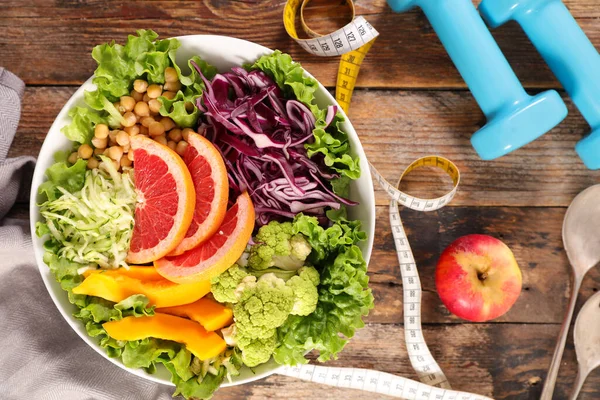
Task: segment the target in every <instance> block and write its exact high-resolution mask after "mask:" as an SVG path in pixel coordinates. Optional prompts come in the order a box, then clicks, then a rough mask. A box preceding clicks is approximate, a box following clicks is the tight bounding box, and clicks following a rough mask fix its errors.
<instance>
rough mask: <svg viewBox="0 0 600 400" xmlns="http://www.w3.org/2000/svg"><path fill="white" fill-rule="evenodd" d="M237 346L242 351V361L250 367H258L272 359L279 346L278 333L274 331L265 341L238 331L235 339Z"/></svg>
mask: <svg viewBox="0 0 600 400" xmlns="http://www.w3.org/2000/svg"><path fill="white" fill-rule="evenodd" d="M235 341H236V343H237V346H238V347H239V348H240V350H241V351H242V361H243V362H244V364H246V365H247V366H248V367H256V366H257V365H259V364H263V363H266V362H267V361H269V359H270V358H271V355H272V354H273V352H274V351H275V347H276V346H277V331H276V330H275V329H272V330H271V331H270V335H269V336H268V337H266V338H264V339H254V338H251V337H248V336H245V335H244V334H243V332H242V331H238V332H237V334H236V337H235Z"/></svg>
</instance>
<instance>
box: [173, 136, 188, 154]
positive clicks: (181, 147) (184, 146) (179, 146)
mask: <svg viewBox="0 0 600 400" xmlns="http://www.w3.org/2000/svg"><path fill="white" fill-rule="evenodd" d="M187 148H188V142H186V141H184V140H182V141H181V142H179V143H177V147H175V151H176V152H177V154H179V155H180V156H181V157H183V156H184V155H185V151H186V150H187Z"/></svg>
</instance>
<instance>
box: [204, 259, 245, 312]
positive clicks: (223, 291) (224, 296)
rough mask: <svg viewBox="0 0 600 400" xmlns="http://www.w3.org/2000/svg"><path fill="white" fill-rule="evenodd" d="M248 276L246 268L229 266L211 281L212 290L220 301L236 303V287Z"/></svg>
mask: <svg viewBox="0 0 600 400" xmlns="http://www.w3.org/2000/svg"><path fill="white" fill-rule="evenodd" d="M247 276H248V273H247V272H246V270H245V269H244V268H241V267H239V266H237V265H234V266H233V267H231V268H229V269H228V270H227V271H225V272H223V273H222V274H221V275H219V276H216V277H214V278H213V279H212V280H211V282H210V291H211V292H212V294H213V296H214V298H215V300H217V301H218V302H219V303H236V302H237V301H238V297H237V296H236V293H235V291H236V289H237V287H238V286H239V284H240V282H241V281H242V280H243V279H244V278H245V277H247Z"/></svg>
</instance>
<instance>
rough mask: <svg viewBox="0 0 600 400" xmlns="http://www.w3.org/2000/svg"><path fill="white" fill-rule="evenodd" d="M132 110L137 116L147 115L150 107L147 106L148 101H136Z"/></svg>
mask: <svg viewBox="0 0 600 400" xmlns="http://www.w3.org/2000/svg"><path fill="white" fill-rule="evenodd" d="M133 112H134V113H135V114H136V115H137V116H139V117H147V116H148V115H150V109H149V108H148V103H146V102H145V101H138V102H137V103H136V104H135V108H134V109H133Z"/></svg>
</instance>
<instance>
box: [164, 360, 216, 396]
mask: <svg viewBox="0 0 600 400" xmlns="http://www.w3.org/2000/svg"><path fill="white" fill-rule="evenodd" d="M165 367H167V369H168V370H169V371H171V382H173V383H174V384H175V386H176V387H177V389H176V390H175V393H173V396H177V395H178V394H180V395H182V396H183V397H185V398H186V399H189V398H195V399H210V398H211V397H212V395H213V393H214V392H215V391H216V390H217V389H218V388H219V386H221V383H222V382H223V379H225V376H226V374H227V369H226V368H225V367H220V368H219V373H218V374H217V375H213V374H206V375H205V376H204V378H202V379H201V380H200V378H199V377H192V378H190V379H187V380H184V379H183V378H182V377H181V376H180V375H178V374H177V369H176V368H175V366H174V365H173V363H165Z"/></svg>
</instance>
